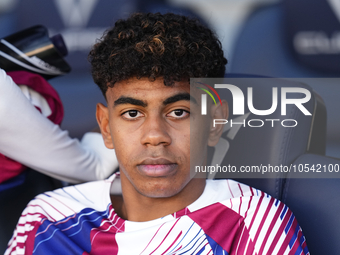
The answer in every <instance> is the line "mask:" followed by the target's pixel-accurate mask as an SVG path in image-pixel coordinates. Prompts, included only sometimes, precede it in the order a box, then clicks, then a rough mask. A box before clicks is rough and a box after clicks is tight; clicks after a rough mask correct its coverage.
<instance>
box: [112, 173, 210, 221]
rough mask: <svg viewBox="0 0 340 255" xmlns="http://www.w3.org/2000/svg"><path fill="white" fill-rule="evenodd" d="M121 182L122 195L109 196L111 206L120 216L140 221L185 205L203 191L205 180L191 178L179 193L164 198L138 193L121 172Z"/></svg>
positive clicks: (175, 210)
mask: <svg viewBox="0 0 340 255" xmlns="http://www.w3.org/2000/svg"><path fill="white" fill-rule="evenodd" d="M121 182H122V194H123V195H122V197H120V198H119V197H117V196H111V200H112V206H113V207H114V208H115V211H116V213H117V214H118V215H119V216H120V217H121V218H123V219H126V220H129V221H138V222H142V221H150V220H154V219H157V218H161V217H164V216H166V215H169V214H172V213H174V212H177V211H179V210H181V209H183V208H185V207H187V206H188V205H190V204H191V203H193V202H194V201H196V200H197V199H198V198H199V196H200V195H201V194H202V193H203V191H204V188H205V182H206V180H205V179H204V178H193V179H191V180H190V181H189V182H188V184H187V185H186V186H185V187H184V188H183V189H182V190H181V191H180V192H179V193H177V194H176V195H174V196H171V197H164V198H163V197H162V198H153V197H147V196H144V195H142V194H140V193H139V192H138V191H137V190H136V189H135V188H134V187H133V186H132V185H131V183H130V182H129V180H128V179H127V178H126V176H125V175H124V174H123V175H122V174H121ZM126 184H127V185H126ZM129 184H130V185H129Z"/></svg>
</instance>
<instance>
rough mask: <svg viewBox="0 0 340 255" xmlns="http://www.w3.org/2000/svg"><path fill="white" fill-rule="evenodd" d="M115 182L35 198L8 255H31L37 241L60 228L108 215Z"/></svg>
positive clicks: (69, 189)
mask: <svg viewBox="0 0 340 255" xmlns="http://www.w3.org/2000/svg"><path fill="white" fill-rule="evenodd" d="M112 181H113V180H112V178H110V179H109V180H103V181H95V182H89V183H85V184H80V185H75V186H69V187H65V188H61V189H57V190H54V191H49V192H46V193H43V194H40V195H38V196H36V197H35V198H34V199H33V200H31V201H30V203H29V204H28V205H27V207H26V208H25V210H24V211H23V213H22V215H21V216H20V219H19V221H18V224H17V226H16V229H15V231H14V233H13V236H12V239H11V240H10V242H9V245H8V248H7V251H6V253H5V254H12V252H13V251H16V252H19V251H21V253H22V254H24V253H23V251H24V252H28V253H27V254H30V252H32V251H33V247H34V246H36V240H40V239H42V238H47V239H48V237H46V236H53V235H54V234H55V233H56V231H59V230H60V229H61V228H63V229H68V228H69V227H70V226H73V225H77V223H78V221H80V219H83V218H86V217H85V216H88V215H89V216H88V217H95V218H96V217H98V215H102V214H103V215H104V214H105V215H106V214H108V213H107V212H108V210H109V205H110V200H109V199H110V198H109V194H110V186H111V183H112ZM87 220H88V219H87ZM90 220H92V218H91V219H90ZM59 232H60V231H59ZM37 238H38V239H37ZM21 253H20V252H19V253H18V254H21Z"/></svg>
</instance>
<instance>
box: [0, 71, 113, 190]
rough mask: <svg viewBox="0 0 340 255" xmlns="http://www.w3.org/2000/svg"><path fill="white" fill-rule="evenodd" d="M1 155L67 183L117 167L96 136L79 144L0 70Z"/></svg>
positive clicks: (100, 176)
mask: <svg viewBox="0 0 340 255" xmlns="http://www.w3.org/2000/svg"><path fill="white" fill-rule="evenodd" d="M0 153H2V154H4V155H6V156H7V157H10V158H12V159H14V160H16V161H18V162H20V163H22V164H24V165H26V166H28V167H30V168H32V169H35V170H37V171H39V172H42V173H44V174H47V175H49V176H52V177H54V178H57V179H60V180H63V181H67V182H72V183H75V182H82V181H91V180H97V179H103V178H106V177H107V176H109V175H110V174H111V173H112V171H113V170H114V169H115V168H116V167H117V166H118V164H117V159H116V156H115V152H114V150H108V149H107V148H106V147H105V145H104V143H103V141H102V138H101V137H100V134H98V133H92V134H88V135H85V137H84V138H83V141H82V143H80V142H79V141H78V140H77V139H71V138H70V137H69V135H68V132H67V131H62V130H61V129H60V127H59V126H58V125H55V124H53V123H52V122H51V121H50V120H48V119H47V118H46V117H44V116H43V115H42V114H41V113H40V112H39V111H38V110H37V109H36V108H35V107H34V106H33V105H32V104H31V103H30V102H29V100H28V99H27V98H26V97H25V96H24V94H23V93H22V92H21V90H20V89H19V87H18V86H17V85H16V84H15V83H14V82H13V81H12V79H11V78H10V77H9V76H8V75H6V73H5V71H3V70H2V69H0Z"/></svg>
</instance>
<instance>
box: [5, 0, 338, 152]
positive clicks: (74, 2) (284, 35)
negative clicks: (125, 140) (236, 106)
mask: <svg viewBox="0 0 340 255" xmlns="http://www.w3.org/2000/svg"><path fill="white" fill-rule="evenodd" d="M136 11H142V12H149V11H150V12H157V11H159V12H162V13H165V12H174V13H180V14H185V15H189V16H193V17H197V18H198V19H200V20H201V21H202V22H203V23H205V24H206V25H207V26H209V27H210V28H212V29H213V30H214V31H215V32H216V33H217V35H218V37H219V38H220V40H221V42H222V45H223V48H224V52H225V56H226V58H227V59H228V61H229V62H228V65H227V72H228V73H243V74H255V75H263V76H270V77H283V78H291V77H300V78H307V77H308V78H315V79H313V80H312V81H311V84H309V85H310V86H312V87H313V89H314V90H315V91H316V92H318V93H319V94H320V95H321V96H322V98H323V100H324V101H325V104H326V107H327V112H328V122H327V151H326V155H328V156H332V157H337V158H339V157H340V131H339V130H340V113H339V111H340V100H339V99H340V84H338V82H337V80H335V79H322V80H320V79H317V78H334V77H340V75H339V74H340V1H338V0H281V1H279V0H211V1H206V0H168V1H167V0H147V1H141V0H50V1H46V0H0V38H2V37H5V36H7V35H9V34H12V33H14V32H17V31H19V30H22V29H25V28H28V27H30V26H33V25H37V24H41V25H44V26H46V27H47V28H48V30H49V33H50V36H53V35H55V34H58V33H60V34H62V35H63V37H64V40H65V43H66V45H67V47H68V50H69V54H68V56H67V57H66V61H67V62H68V63H69V64H70V65H71V67H72V71H71V73H70V74H67V75H65V76H64V77H57V78H54V79H52V80H50V83H51V84H52V85H53V86H54V88H55V89H56V90H57V91H58V93H59V94H60V97H61V99H62V101H63V103H64V108H65V118H64V121H63V123H62V128H63V129H66V130H68V131H69V133H70V135H71V136H72V137H78V138H81V137H82V135H83V134H84V133H85V132H86V131H89V130H91V129H93V128H94V127H96V120H95V104H96V103H97V102H105V100H104V98H103V96H102V95H101V92H100V90H99V89H98V88H97V87H96V85H95V84H94V83H93V81H92V78H91V75H90V67H89V64H88V61H87V54H88V52H89V50H90V48H91V46H92V45H93V44H94V43H95V41H96V39H97V38H100V36H101V35H102V33H103V32H104V31H105V30H106V29H107V28H108V27H110V26H112V25H113V24H114V22H115V21H116V20H117V19H120V18H126V17H127V16H129V14H130V13H132V12H136Z"/></svg>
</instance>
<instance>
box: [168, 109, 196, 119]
mask: <svg viewBox="0 0 340 255" xmlns="http://www.w3.org/2000/svg"><path fill="white" fill-rule="evenodd" d="M189 114H190V113H189V112H188V111H186V110H183V109H176V110H173V111H171V112H170V113H168V114H167V116H168V117H172V118H176V119H183V118H186V117H188V116H189Z"/></svg>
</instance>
